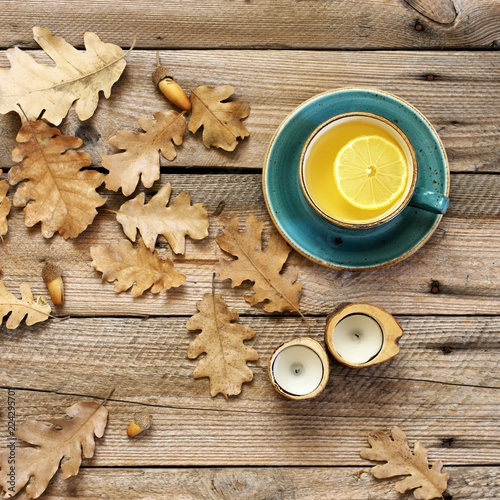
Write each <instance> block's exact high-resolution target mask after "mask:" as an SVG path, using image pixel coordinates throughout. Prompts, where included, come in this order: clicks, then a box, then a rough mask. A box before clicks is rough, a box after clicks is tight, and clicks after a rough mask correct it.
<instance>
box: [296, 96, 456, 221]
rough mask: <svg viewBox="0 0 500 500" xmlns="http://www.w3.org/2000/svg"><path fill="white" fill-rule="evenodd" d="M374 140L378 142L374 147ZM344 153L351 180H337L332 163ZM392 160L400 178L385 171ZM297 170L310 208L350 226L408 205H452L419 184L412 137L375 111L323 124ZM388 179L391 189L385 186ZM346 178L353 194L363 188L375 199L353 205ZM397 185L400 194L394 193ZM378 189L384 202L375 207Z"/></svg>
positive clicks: (440, 208) (431, 208)
mask: <svg viewBox="0 0 500 500" xmlns="http://www.w3.org/2000/svg"><path fill="white" fill-rule="evenodd" d="M394 97H395V96H394ZM396 99H397V98H396ZM370 144H374V145H373V150H372V151H370V150H369V145H370ZM352 145H354V146H352ZM356 146H357V147H358V151H357V152H356V150H355V149H354V148H355V147H356ZM342 151H347V153H346V154H347V157H348V159H347V162H348V164H347V165H345V166H344V167H343V172H344V174H345V175H347V178H346V179H345V180H341V181H340V184H339V179H338V174H337V171H336V167H335V166H334V162H335V159H336V158H337V159H338V157H339V156H342ZM360 153H364V158H363V157H362V156H363V155H361V156H360ZM384 153H385V155H384ZM372 157H373V158H372ZM377 157H378V158H377ZM377 161H378V164H377ZM394 164H397V165H398V166H399V174H401V178H400V179H397V177H395V175H394V173H393V174H389V173H384V172H387V170H388V169H390V168H391V165H394ZM298 168H299V179H300V185H301V188H302V191H303V194H304V196H305V198H306V200H307V201H308V203H309V204H310V205H311V207H312V208H313V209H314V210H315V211H316V212H317V213H318V214H319V215H320V216H321V217H324V218H325V219H326V220H328V221H330V222H333V223H334V224H338V225H340V226H343V227H346V228H350V229H361V228H369V227H373V226H377V225H379V224H383V223H386V222H388V221H390V220H391V219H392V218H394V217H395V216H397V215H398V214H399V213H400V212H401V211H402V210H403V209H404V208H405V207H406V206H407V205H410V206H412V207H418V208H420V209H423V210H426V211H428V212H432V213H436V214H443V213H445V212H446V209H447V208H448V203H449V199H448V197H447V196H445V195H444V194H442V193H439V192H436V191H432V190H429V189H426V188H423V187H418V186H417V177H418V169H419V165H418V162H417V158H416V155H415V151H414V147H413V145H412V143H411V141H410V140H409V139H408V138H407V136H406V135H405V134H404V133H403V132H402V130H401V129H400V128H399V127H398V126H397V125H396V124H395V123H393V122H392V121H390V120H388V119H386V118H384V117H383V116H379V115H376V114H373V113H367V112H362V111H353V112H349V113H342V114H339V115H335V116H332V117H331V118H329V119H328V120H326V121H325V122H323V123H321V124H320V125H319V126H318V127H316V129H315V130H314V131H313V132H312V134H311V135H310V136H309V137H308V139H307V141H306V143H305V144H304V146H303V148H302V152H301V155H300V162H299V167H298ZM420 168H423V166H420ZM384 179H385V180H388V186H389V187H387V185H384V184H382V181H383V180H384ZM395 180H396V183H395V182H394V181H395ZM342 182H344V183H345V184H346V185H347V186H348V187H349V186H351V191H352V193H354V194H357V193H358V192H359V191H361V190H364V194H365V201H366V202H368V203H370V201H371V202H372V206H369V208H366V207H363V206H360V205H356V204H355V203H354V204H353V203H351V202H350V201H349V200H348V199H346V198H345V197H344V194H342V192H341V189H342ZM391 183H392V184H391ZM393 185H396V188H397V189H399V191H398V192H394V193H391V191H390V188H391V187H392V186H393ZM377 188H378V189H379V190H380V192H381V196H382V199H383V200H385V201H383V202H382V204H381V205H379V206H376V207H373V201H372V200H373V199H374V193H373V191H374V190H376V189H377ZM384 203H385V204H384Z"/></svg>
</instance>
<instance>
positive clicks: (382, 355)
mask: <svg viewBox="0 0 500 500" xmlns="http://www.w3.org/2000/svg"><path fill="white" fill-rule="evenodd" d="M355 315H362V316H367V317H368V318H371V319H372V320H374V321H375V322H376V323H377V324H378V326H379V327H380V330H381V332H382V344H381V346H380V349H379V350H378V352H376V353H374V355H373V356H372V357H370V358H369V359H368V360H367V361H364V362H361V363H356V362H352V361H349V360H348V359H345V357H342V356H341V354H340V353H339V351H338V349H337V348H336V346H335V344H336V342H335V341H334V335H335V328H336V327H337V325H339V323H341V322H342V320H344V319H346V318H349V317H353V316H355ZM403 333H404V332H403V328H402V327H401V325H400V324H399V322H398V321H397V320H396V318H395V317H394V316H392V315H391V314H389V313H388V312H387V311H386V310H384V309H382V308H381V307H377V306H374V305H371V304H364V303H353V304H342V305H341V306H339V307H338V308H337V309H336V310H335V311H334V312H333V313H332V314H331V315H329V316H328V318H327V322H326V331H325V343H326V345H327V347H328V349H329V351H330V352H331V353H332V355H333V357H334V358H335V359H336V360H337V361H339V362H340V363H342V364H344V365H346V366H349V367H350V368H364V367H365V366H371V365H376V364H379V363H383V362H384V361H387V360H389V359H391V358H393V357H394V356H396V354H397V353H398V352H399V345H398V344H399V339H400V337H401V336H402V335H403ZM337 347H338V343H337Z"/></svg>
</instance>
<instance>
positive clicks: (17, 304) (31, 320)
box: [0, 280, 51, 330]
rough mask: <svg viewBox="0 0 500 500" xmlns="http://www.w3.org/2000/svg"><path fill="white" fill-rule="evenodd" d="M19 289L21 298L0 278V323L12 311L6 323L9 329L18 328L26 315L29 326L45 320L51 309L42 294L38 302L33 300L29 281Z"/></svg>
mask: <svg viewBox="0 0 500 500" xmlns="http://www.w3.org/2000/svg"><path fill="white" fill-rule="evenodd" d="M19 289H20V290H21V300H19V299H18V298H17V297H15V296H14V295H12V294H11V293H10V292H9V291H8V290H7V289H6V288H5V285H4V284H3V281H2V280H0V324H1V323H2V321H3V318H4V317H5V316H6V315H7V314H9V313H11V314H10V316H9V319H8V320H7V323H6V324H5V326H6V327H7V328H8V329H9V330H12V329H14V328H17V327H18V326H19V325H20V324H21V321H22V320H23V319H24V317H26V324H27V325H28V326H31V325H34V324H35V323H40V321H45V320H46V319H48V317H49V315H50V311H51V309H50V306H49V304H47V301H46V300H45V299H44V298H43V297H42V296H40V297H38V299H37V300H36V302H35V301H34V300H33V295H32V294H31V288H30V286H29V285H28V284H27V283H21V285H20V286H19Z"/></svg>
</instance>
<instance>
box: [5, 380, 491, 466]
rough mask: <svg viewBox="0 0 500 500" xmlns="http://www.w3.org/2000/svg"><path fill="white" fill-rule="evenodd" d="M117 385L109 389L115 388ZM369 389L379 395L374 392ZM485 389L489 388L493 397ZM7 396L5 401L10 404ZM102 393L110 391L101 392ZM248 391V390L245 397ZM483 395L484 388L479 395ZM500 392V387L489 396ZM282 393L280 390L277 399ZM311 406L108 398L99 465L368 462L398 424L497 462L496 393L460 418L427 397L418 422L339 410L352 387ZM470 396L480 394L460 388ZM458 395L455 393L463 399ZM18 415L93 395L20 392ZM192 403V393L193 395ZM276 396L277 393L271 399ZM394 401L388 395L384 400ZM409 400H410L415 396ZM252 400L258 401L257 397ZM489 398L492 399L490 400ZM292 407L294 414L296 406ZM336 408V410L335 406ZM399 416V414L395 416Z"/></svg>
mask: <svg viewBox="0 0 500 500" xmlns="http://www.w3.org/2000/svg"><path fill="white" fill-rule="evenodd" d="M108 388H109V386H107V387H106V391H105V392H108ZM371 389H372V386H371V384H370V383H369V382H367V383H366V384H365V385H364V387H363V385H362V384H360V386H359V391H357V392H356V396H358V395H361V396H362V397H363V394H364V395H365V401H366V403H365V404H366V406H367V409H368V407H370V406H374V407H376V406H378V403H377V398H378V397H379V395H380V391H379V390H375V391H371ZM420 389H421V387H420V386H419V385H417V384H413V385H411V384H405V387H403V386H401V385H398V384H394V383H392V382H390V383H387V384H386V385H385V391H386V393H391V394H394V393H398V392H400V391H402V390H406V391H407V394H408V395H410V394H411V395H414V394H416V393H418V392H419V391H420ZM370 391H371V394H369V393H370ZM485 391H486V390H483V392H485ZM6 392H7V391H6V390H1V391H0V393H3V394H0V396H1V397H2V400H3V401H6V397H7V395H6ZM103 392H104V391H103ZM243 392H245V391H243ZM475 392H476V393H477V392H478V391H477V389H475ZM490 393H493V396H494V395H495V394H498V390H490ZM275 394H276V393H275ZM323 394H324V396H323V395H320V396H318V398H319V399H318V398H316V399H313V400H310V401H293V402H292V401H290V400H281V401H280V404H279V405H276V408H275V411H270V410H268V409H266V410H265V411H264V412H259V411H250V410H248V411H245V410H244V409H242V408H239V407H238V404H237V403H236V404H235V402H234V401H233V400H229V401H228V402H227V403H226V407H225V408H215V407H213V408H209V407H207V408H204V409H198V410H197V409H192V408H179V407H172V406H154V407H152V406H148V407H145V406H144V405H140V404H133V403H128V402H121V401H114V400H113V401H109V402H108V403H107V405H106V406H107V408H108V410H109V421H108V426H107V428H106V433H105V435H104V437H103V438H102V439H101V440H99V442H98V443H97V447H96V453H95V457H94V459H92V460H91V461H85V462H84V463H85V464H86V465H92V466H142V467H144V466H149V465H156V466H183V467H186V466H249V465H252V466H259V465H260V466H332V465H341V466H346V465H363V466H366V465H367V464H366V462H365V461H364V460H363V459H361V457H360V456H359V451H360V450H361V449H363V448H365V447H366V446H367V435H368V433H369V432H370V431H372V430H373V429H381V430H385V431H388V430H390V428H391V427H392V426H394V425H397V426H398V427H400V428H402V429H403V430H404V432H405V433H406V435H407V436H408V439H409V440H410V442H412V443H413V442H414V441H415V440H418V441H420V442H422V443H423V444H424V445H425V446H426V448H428V449H429V457H430V459H431V460H435V459H437V458H440V459H442V460H443V461H444V463H446V464H449V465H496V464H498V461H499V454H498V449H499V445H500V439H499V435H498V417H497V409H498V397H497V398H496V399H495V398H494V397H493V396H492V395H491V394H490V395H489V396H490V400H491V404H490V407H489V410H488V413H489V414H488V415H485V414H484V409H485V408H484V407H482V406H479V412H478V413H477V414H476V413H475V412H474V409H475V407H474V408H470V411H469V412H467V413H465V412H464V405H463V404H460V403H457V405H456V409H455V412H453V413H454V415H452V414H449V415H446V416H443V415H442V414H441V415H440V416H439V415H437V416H435V415H433V413H432V408H433V407H436V406H439V407H444V406H446V401H443V399H444V398H446V394H447V393H446V391H443V392H442V393H441V394H437V395H435V399H429V400H428V402H427V405H428V408H427V412H426V413H425V414H421V415H419V416H414V415H412V414H411V411H410V413H407V411H408V407H407V406H406V407H399V408H398V407H396V406H392V407H390V406H389V407H387V408H386V411H385V413H384V414H383V416H381V417H379V418H374V417H367V416H359V415H355V412H354V410H351V412H350V414H349V415H347V416H342V415H339V414H337V411H336V409H338V408H345V407H348V406H350V402H351V401H353V394H352V391H349V392H348V393H347V396H346V397H345V398H344V400H343V401H342V400H337V401H336V403H335V404H331V405H330V406H331V407H330V408H328V405H325V404H324V402H325V399H324V398H325V397H328V395H329V394H330V395H331V391H324V392H323ZM461 394H462V398H463V399H462V400H461V402H463V400H466V399H469V398H470V396H472V395H473V394H474V392H473V391H462V392H461ZM457 396H458V394H456V395H455V397H457ZM15 397H16V408H17V411H16V419H17V421H18V422H21V421H23V420H25V419H26V418H28V417H30V418H33V417H35V416H36V417H38V416H40V418H48V417H49V416H50V415H52V414H54V413H57V414H62V412H63V410H64V408H66V407H67V406H70V405H71V404H73V403H75V402H77V401H80V400H82V399H85V398H81V397H79V396H73V395H72V396H66V395H55V394H48V393H44V392H39V391H36V392H35V391H21V390H16V396H15ZM192 397H193V398H194V395H193V396H192ZM275 397H278V396H274V395H273V398H275ZM385 397H386V398H388V394H385ZM408 397H410V396H408ZM244 398H245V399H246V400H247V402H250V401H251V395H250V394H248V392H247V393H246V395H245V396H244ZM483 398H484V399H487V396H486V395H483ZM291 405H294V406H295V408H292V407H291ZM332 407H333V409H332ZM145 409H146V410H148V411H149V412H150V413H151V415H152V418H153V423H152V427H151V429H150V430H148V431H147V432H144V433H142V434H141V437H140V438H136V439H130V438H128V436H127V433H126V431H127V427H128V426H129V424H130V421H131V420H132V418H133V416H134V414H135V413H137V412H139V411H144V410H145ZM391 410H392V412H394V411H397V413H390V412H391Z"/></svg>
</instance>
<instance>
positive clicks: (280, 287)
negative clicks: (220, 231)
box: [215, 215, 303, 317]
mask: <svg viewBox="0 0 500 500" xmlns="http://www.w3.org/2000/svg"><path fill="white" fill-rule="evenodd" d="M262 225H263V223H262V221H259V220H257V219H256V218H255V217H254V216H253V215H250V216H249V217H248V219H247V221H246V230H244V231H238V218H237V217H234V218H232V219H231V220H230V221H228V222H227V224H226V226H225V228H224V230H225V231H224V236H217V238H216V241H217V243H218V244H219V246H220V247H221V248H222V250H224V251H225V252H227V253H229V254H231V255H233V256H235V257H237V259H236V260H229V261H228V260H224V259H220V260H219V262H218V263H217V264H216V265H215V269H216V271H217V272H218V278H219V279H220V280H226V279H230V280H232V287H233V288H234V287H235V286H238V285H241V284H242V283H243V281H245V280H249V281H253V282H254V285H253V290H254V291H255V294H253V295H246V296H245V300H246V301H247V302H248V303H249V304H250V305H251V306H255V305H257V304H259V303H264V305H263V307H264V310H265V311H267V312H284V311H296V312H298V313H299V314H300V315H301V316H302V313H301V312H300V309H299V297H300V290H301V288H302V283H299V282H296V281H295V280H296V279H297V269H296V268H295V267H289V268H288V269H287V270H286V271H285V272H284V273H281V269H282V268H283V265H284V264H285V262H286V260H287V258H288V254H289V253H290V252H291V250H292V249H291V248H290V247H289V246H288V245H287V243H286V242H285V240H284V239H283V238H282V237H281V236H280V235H279V234H278V233H276V232H274V233H273V234H272V235H271V237H270V238H269V241H268V243H267V248H266V249H265V250H262ZM302 317H303V316H302Z"/></svg>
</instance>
